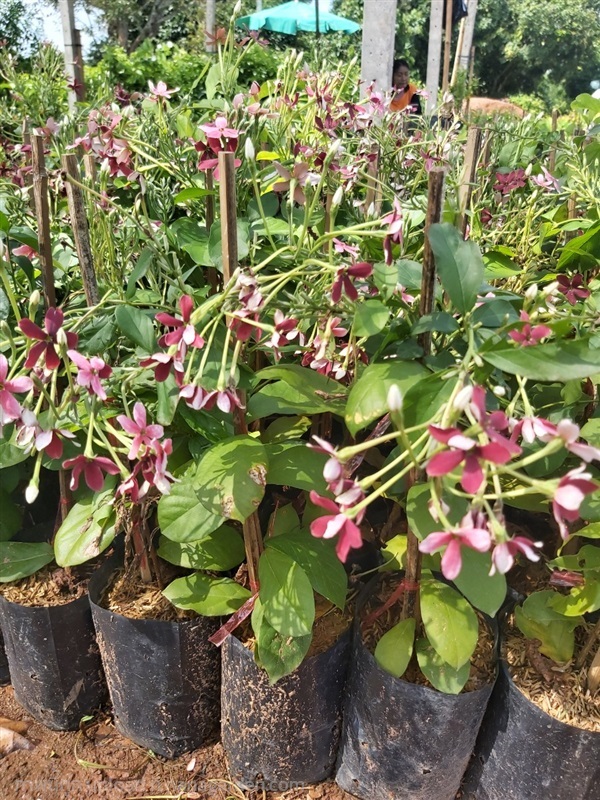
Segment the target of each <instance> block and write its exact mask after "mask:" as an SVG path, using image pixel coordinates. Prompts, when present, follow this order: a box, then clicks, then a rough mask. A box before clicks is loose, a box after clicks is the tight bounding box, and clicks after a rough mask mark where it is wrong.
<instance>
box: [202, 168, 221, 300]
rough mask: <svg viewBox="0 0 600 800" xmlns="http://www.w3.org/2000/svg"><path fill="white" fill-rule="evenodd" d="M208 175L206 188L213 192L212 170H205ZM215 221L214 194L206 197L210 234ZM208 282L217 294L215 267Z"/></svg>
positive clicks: (213, 292)
mask: <svg viewBox="0 0 600 800" xmlns="http://www.w3.org/2000/svg"><path fill="white" fill-rule="evenodd" d="M205 175H206V188H207V189H208V190H209V191H211V192H212V190H213V188H214V185H213V175H212V172H211V171H210V170H208V171H207V172H205ZM214 221H215V198H214V196H213V195H212V194H209V195H207V197H206V233H207V234H208V235H209V236H210V229H211V228H212V226H213V222H214ZM207 272H208V282H209V283H210V293H211V294H216V293H217V292H218V290H219V276H218V275H217V270H216V269H215V268H214V267H208V270H207Z"/></svg>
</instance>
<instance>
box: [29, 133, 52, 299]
mask: <svg viewBox="0 0 600 800" xmlns="http://www.w3.org/2000/svg"><path fill="white" fill-rule="evenodd" d="M31 156H32V162H33V194H34V197H35V214H36V218H37V224H38V252H39V256H40V267H41V271H42V284H43V287H44V302H45V304H46V308H47V309H48V308H51V307H55V306H56V295H55V292H54V271H53V267H52V242H51V241H50V207H49V204H48V173H47V172H46V163H45V160H44V137H43V136H38V135H37V134H34V135H33V136H32V137H31Z"/></svg>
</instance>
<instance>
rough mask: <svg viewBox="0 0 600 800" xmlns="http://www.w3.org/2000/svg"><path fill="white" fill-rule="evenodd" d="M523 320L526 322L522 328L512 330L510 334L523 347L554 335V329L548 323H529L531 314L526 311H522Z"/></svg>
mask: <svg viewBox="0 0 600 800" xmlns="http://www.w3.org/2000/svg"><path fill="white" fill-rule="evenodd" d="M521 320H522V321H523V322H525V323H526V324H525V325H522V326H521V328H520V330H516V329H515V330H512V331H509V332H508V335H509V336H510V338H511V339H512V340H513V342H516V343H517V344H519V345H521V347H529V346H530V345H535V344H539V343H540V341H541V340H542V339H545V338H546V337H547V336H551V335H552V330H551V329H550V328H549V327H548V326H547V325H534V326H533V327H532V326H531V325H530V324H529V314H527V312H526V311H521Z"/></svg>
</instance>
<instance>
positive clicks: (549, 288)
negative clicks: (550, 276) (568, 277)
mask: <svg viewBox="0 0 600 800" xmlns="http://www.w3.org/2000/svg"><path fill="white" fill-rule="evenodd" d="M557 289H558V281H552V283H547V284H546V286H544V288H543V289H542V294H543V295H544V296H545V297H549V296H550V295H551V294H554V292H555V291H556V290H557Z"/></svg>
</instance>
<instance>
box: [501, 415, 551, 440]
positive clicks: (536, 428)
mask: <svg viewBox="0 0 600 800" xmlns="http://www.w3.org/2000/svg"><path fill="white" fill-rule="evenodd" d="M510 425H511V428H512V433H511V439H512V440H515V439H517V438H518V437H519V436H522V437H523V441H525V442H527V443H528V444H532V443H533V442H534V441H535V440H536V438H537V439H539V440H540V441H542V442H549V441H550V440H551V439H554V437H555V436H556V435H557V428H556V425H554V424H553V423H552V422H550V421H549V420H547V419H544V418H543V417H523V419H520V420H518V421H516V420H511V423H510Z"/></svg>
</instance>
